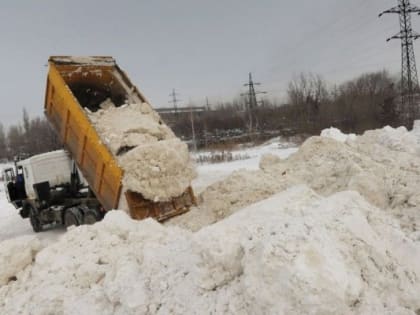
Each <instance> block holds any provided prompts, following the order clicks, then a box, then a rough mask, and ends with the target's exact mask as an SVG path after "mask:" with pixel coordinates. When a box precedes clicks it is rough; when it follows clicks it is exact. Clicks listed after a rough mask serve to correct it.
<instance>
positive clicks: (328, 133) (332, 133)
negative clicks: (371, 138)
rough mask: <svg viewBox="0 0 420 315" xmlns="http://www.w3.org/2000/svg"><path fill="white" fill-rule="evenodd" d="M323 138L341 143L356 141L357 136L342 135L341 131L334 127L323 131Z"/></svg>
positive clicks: (351, 134) (352, 134)
mask: <svg viewBox="0 0 420 315" xmlns="http://www.w3.org/2000/svg"><path fill="white" fill-rule="evenodd" d="M321 137H326V138H331V139H334V140H336V141H339V142H346V141H352V140H355V139H356V135H355V134H354V133H350V134H345V133H342V132H341V130H340V129H337V128H334V127H331V128H328V129H324V130H322V132H321Z"/></svg>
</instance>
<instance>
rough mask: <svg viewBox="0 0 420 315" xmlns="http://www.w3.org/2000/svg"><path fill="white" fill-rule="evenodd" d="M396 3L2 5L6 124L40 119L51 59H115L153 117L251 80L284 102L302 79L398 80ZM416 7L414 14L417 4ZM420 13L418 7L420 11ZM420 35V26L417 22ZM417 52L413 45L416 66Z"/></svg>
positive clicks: (46, 0) (223, 0)
mask: <svg viewBox="0 0 420 315" xmlns="http://www.w3.org/2000/svg"><path fill="white" fill-rule="evenodd" d="M396 4H397V0H317V1H314V0H301V1H290V0H288V1H286V0H212V1H200V0H167V1H164V0H154V1H152V0H149V1H146V0H132V1H131V0H119V1H116V0H115V1H109V0H90V1H89V0H83V1H82V0H72V1H68V0H66V1H62V0H43V1H33V0H27V1H24V0H21V1H16V0H1V3H0V30H1V31H0V42H1V54H2V56H1V59H0V68H1V69H2V76H1V79H0V80H1V84H0V94H1V97H2V104H1V116H0V122H2V123H3V124H4V125H6V126H8V125H10V124H11V123H16V122H17V121H19V120H20V119H21V116H22V109H23V108H24V107H25V108H26V109H27V110H28V112H29V114H30V115H31V116H35V115H42V111H43V101H44V92H45V81H46V74H47V68H46V66H45V65H46V63H47V60H48V57H49V56H50V55H111V56H113V57H115V58H116V60H117V62H118V64H119V65H120V66H121V67H122V68H123V69H124V70H125V71H126V72H127V73H128V75H129V77H130V78H131V79H132V81H133V82H134V83H135V84H136V85H137V86H138V87H139V89H140V90H141V91H142V92H143V93H144V94H145V96H146V97H147V98H148V99H149V100H150V101H151V103H152V105H153V106H155V107H163V106H168V100H169V96H168V95H169V93H170V92H171V90H172V88H175V89H176V90H177V92H179V94H180V95H179V98H181V99H182V100H183V102H182V104H183V105H187V104H188V103H189V102H194V103H196V104H197V105H201V104H202V103H204V100H205V97H206V96H208V97H209V100H210V102H211V103H217V102H219V101H221V100H229V99H231V98H232V97H234V96H236V95H238V94H239V93H240V92H241V91H243V87H242V84H243V83H245V81H246V80H247V75H248V72H253V74H254V78H255V80H256V81H259V82H261V83H262V84H263V86H262V88H263V89H264V90H265V91H267V92H269V95H270V96H272V97H282V96H283V95H284V93H285V90H286V88H287V83H288V81H289V80H290V79H291V78H292V77H293V76H294V75H296V74H298V73H300V72H314V73H319V74H321V75H322V76H323V77H324V79H326V80H327V81H328V82H330V83H339V82H342V81H344V80H346V79H350V78H352V77H354V76H356V75H358V74H360V73H362V72H366V71H374V70H381V69H384V68H385V69H388V70H389V71H391V72H392V73H396V74H398V72H399V67H400V42H398V41H393V42H390V43H386V42H385V39H386V37H389V36H392V35H394V34H395V33H397V32H398V30H399V24H398V17H397V16H396V15H387V16H384V17H382V18H381V19H379V18H378V17H377V16H378V13H379V12H380V11H382V10H385V9H388V8H389V7H391V6H395V5H396ZM413 4H416V2H415V1H413ZM419 4H420V1H419ZM413 20H414V23H413V24H414V27H415V29H417V30H419V31H420V24H419V23H418V21H419V20H420V17H418V16H417V15H416V16H413ZM418 47H420V42H418V43H417V45H416V48H415V49H416V55H417V57H419V58H420V56H418V52H419V48H418Z"/></svg>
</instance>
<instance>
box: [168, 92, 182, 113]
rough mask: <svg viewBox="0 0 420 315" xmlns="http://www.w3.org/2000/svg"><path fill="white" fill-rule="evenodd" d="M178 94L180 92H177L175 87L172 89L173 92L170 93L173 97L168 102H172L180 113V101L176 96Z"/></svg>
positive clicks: (175, 110) (176, 111)
mask: <svg viewBox="0 0 420 315" xmlns="http://www.w3.org/2000/svg"><path fill="white" fill-rule="evenodd" d="M177 95H178V93H176V92H175V89H172V93H171V94H169V96H170V97H171V99H170V100H169V102H168V103H171V104H172V105H173V107H174V112H175V114H177V113H178V102H179V101H180V100H179V99H177V98H176V96H177Z"/></svg>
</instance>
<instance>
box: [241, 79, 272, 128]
mask: <svg viewBox="0 0 420 315" xmlns="http://www.w3.org/2000/svg"><path fill="white" fill-rule="evenodd" d="M255 85H261V83H258V82H254V81H252V73H251V72H250V73H249V76H248V83H245V84H244V86H247V87H248V93H242V94H241V95H243V96H245V95H246V96H247V112H248V129H249V131H250V132H252V131H254V128H256V127H257V125H258V122H257V119H256V117H255V109H256V108H257V106H258V101H257V94H266V93H267V92H264V91H258V92H256V91H255Z"/></svg>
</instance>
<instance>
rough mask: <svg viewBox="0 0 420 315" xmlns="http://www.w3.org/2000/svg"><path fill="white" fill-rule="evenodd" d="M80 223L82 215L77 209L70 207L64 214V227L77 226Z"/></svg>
mask: <svg viewBox="0 0 420 315" xmlns="http://www.w3.org/2000/svg"><path fill="white" fill-rule="evenodd" d="M82 223H83V214H82V213H81V211H80V210H79V209H78V208H76V207H72V208H68V209H66V212H65V213H64V225H65V227H66V228H68V227H69V226H72V225H75V226H79V225H80V224H82Z"/></svg>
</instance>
